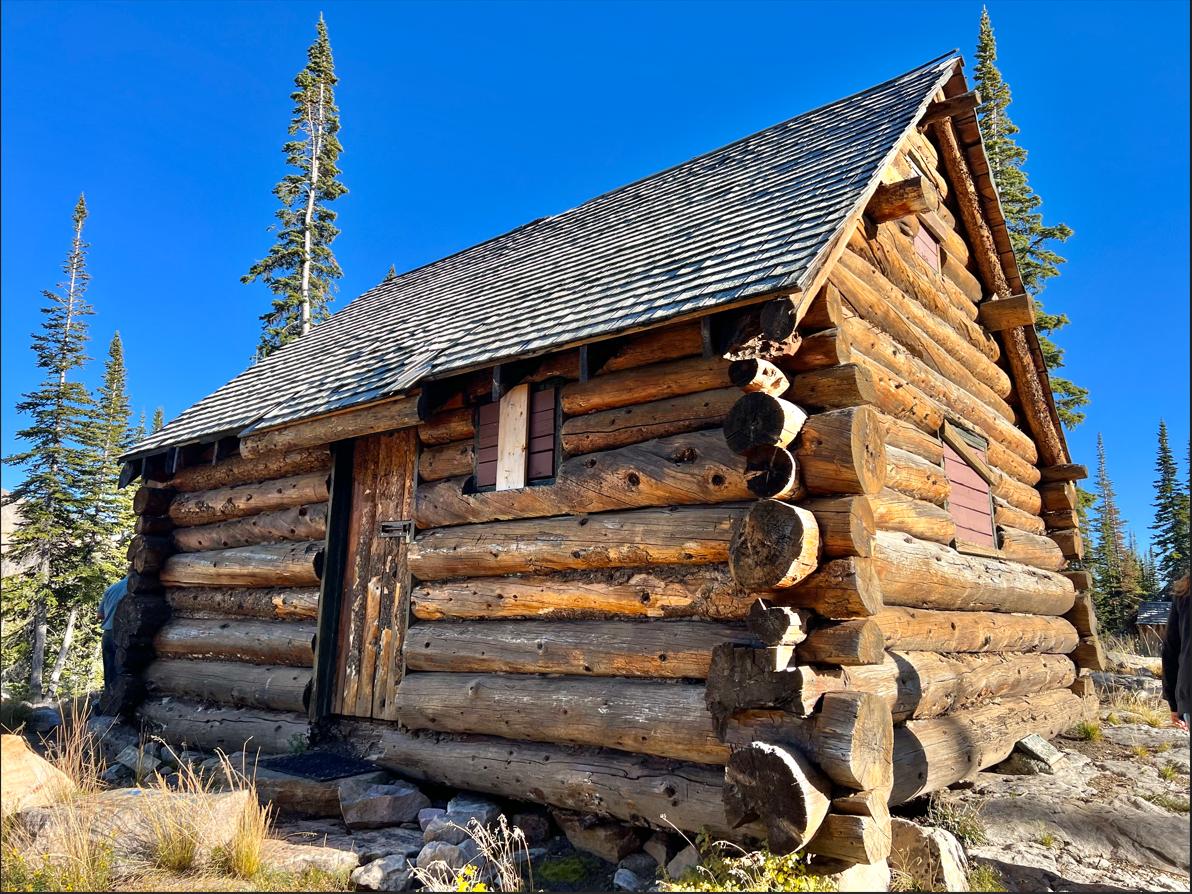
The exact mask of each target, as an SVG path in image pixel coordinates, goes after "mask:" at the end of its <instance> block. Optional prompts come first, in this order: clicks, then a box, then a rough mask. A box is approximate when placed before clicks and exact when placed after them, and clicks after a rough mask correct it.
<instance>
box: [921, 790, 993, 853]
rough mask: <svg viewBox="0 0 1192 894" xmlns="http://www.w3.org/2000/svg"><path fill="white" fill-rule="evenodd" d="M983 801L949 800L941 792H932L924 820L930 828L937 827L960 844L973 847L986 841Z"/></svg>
mask: <svg viewBox="0 0 1192 894" xmlns="http://www.w3.org/2000/svg"><path fill="white" fill-rule="evenodd" d="M984 806H985V802H984V801H976V802H974V801H958V800H955V799H952V798H949V797H948V796H947V794H946V793H945V792H943V791H937V792H933V793H932V795H931V798H930V800H929V801H928V806H927V816H926V817H925V820H926V822H927V824H928V825H930V826H938V827H939V828H941V829H944V830H945V831H948V832H951V833H952V834H953V835H955V836H956V838H957V839H958V840H959V841H960V843H961V844H965V845H969V846H974V845H981V844H985V843H986V842H987V841H988V838H987V836H986V835H985V823H984V821H983V820H982V819H981V808H982V807H984Z"/></svg>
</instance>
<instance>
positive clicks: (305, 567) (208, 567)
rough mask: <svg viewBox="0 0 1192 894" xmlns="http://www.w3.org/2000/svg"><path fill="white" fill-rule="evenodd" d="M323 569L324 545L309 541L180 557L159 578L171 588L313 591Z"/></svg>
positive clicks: (165, 567) (189, 554) (258, 545)
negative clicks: (292, 588) (251, 588)
mask: <svg viewBox="0 0 1192 894" xmlns="http://www.w3.org/2000/svg"><path fill="white" fill-rule="evenodd" d="M322 567H323V542H322V541H321V540H307V541H299V542H297V543H263V544H257V545H255V546H238V547H235V548H234V549H214V550H208V551H205V552H197V553H177V554H176V555H173V556H170V558H168V559H167V560H166V562H165V565H163V566H162V569H161V572H160V574H159V575H158V577H159V578H160V580H161V582H162V583H163V584H165V585H166V586H167V587H168V586H175V587H205V586H220V587H241V586H248V587H273V586H275V587H286V586H289V587H310V586H314V585H316V584H317V583H318V582H319V576H320V574H321V573H322Z"/></svg>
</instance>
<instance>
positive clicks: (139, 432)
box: [129, 410, 149, 444]
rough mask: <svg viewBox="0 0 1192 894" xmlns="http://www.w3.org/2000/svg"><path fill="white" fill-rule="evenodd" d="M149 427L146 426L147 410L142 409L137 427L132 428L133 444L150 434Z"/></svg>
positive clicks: (131, 439)
mask: <svg viewBox="0 0 1192 894" xmlns="http://www.w3.org/2000/svg"><path fill="white" fill-rule="evenodd" d="M148 431H149V430H148V429H147V428H145V411H144V410H141V417H140V418H139V419H138V420H137V425H136V428H134V429H133V430H132V437H131V438H130V439H129V440H130V441H131V443H133V444H139V443H141V441H143V440H145V437H146V435H147V434H148Z"/></svg>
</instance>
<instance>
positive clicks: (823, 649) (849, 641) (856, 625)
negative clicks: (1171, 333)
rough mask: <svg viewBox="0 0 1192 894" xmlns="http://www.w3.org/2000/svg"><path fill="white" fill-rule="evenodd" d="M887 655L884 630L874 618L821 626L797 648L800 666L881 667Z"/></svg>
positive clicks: (796, 653) (796, 655) (796, 652)
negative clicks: (861, 665)
mask: <svg viewBox="0 0 1192 894" xmlns="http://www.w3.org/2000/svg"><path fill="white" fill-rule="evenodd" d="M885 653H886V642H885V638H884V637H883V635H882V629H881V627H879V626H878V625H877V624H875V623H874V622H873V620H872V619H871V618H863V619H858V620H855V621H840V622H838V623H835V624H822V625H820V626H818V627H816V628H815V629H813V630H812V631H811V632H810V633H809V634H808V635H807V638H806V639H805V640H804V641H803V642H802V643H800V644H799V645H798V647H797V648H796V650H795V657H796V659H797V660H798V662H799V663H800V664H835V665H841V666H852V665H858V664H878V663H880V662H881V660H882V658H883V657H884V656H885Z"/></svg>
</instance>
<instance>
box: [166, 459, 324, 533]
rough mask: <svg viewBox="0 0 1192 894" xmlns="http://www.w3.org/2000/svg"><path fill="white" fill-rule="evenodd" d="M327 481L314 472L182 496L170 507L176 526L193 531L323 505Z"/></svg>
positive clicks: (321, 474) (170, 513)
mask: <svg viewBox="0 0 1192 894" xmlns="http://www.w3.org/2000/svg"><path fill="white" fill-rule="evenodd" d="M327 481H328V476H327V475H326V474H324V473H322V472H312V473H310V474H308V475H298V476H295V477H293V478H279V479H277V480H274V481H263V482H260V483H257V484H238V485H236V486H234V487H223V488H217V489H216V490H202V491H195V492H194V493H189V494H179V495H178V496H177V497H175V499H174V501H173V502H172V503H171V504H170V509H169V515H170V518H171V519H172V520H173V522H174V524H175V525H177V526H179V527H191V526H194V525H209V524H212V523H214V522H222V521H228V520H230V519H234V518H244V517H245V516H248V515H256V514H257V513H260V512H274V511H277V510H280V509H289V508H291V507H293V506H302V505H304V504H307V503H324V502H326V501H327V496H328V491H327Z"/></svg>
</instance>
